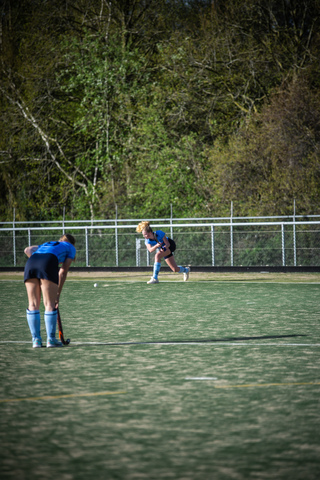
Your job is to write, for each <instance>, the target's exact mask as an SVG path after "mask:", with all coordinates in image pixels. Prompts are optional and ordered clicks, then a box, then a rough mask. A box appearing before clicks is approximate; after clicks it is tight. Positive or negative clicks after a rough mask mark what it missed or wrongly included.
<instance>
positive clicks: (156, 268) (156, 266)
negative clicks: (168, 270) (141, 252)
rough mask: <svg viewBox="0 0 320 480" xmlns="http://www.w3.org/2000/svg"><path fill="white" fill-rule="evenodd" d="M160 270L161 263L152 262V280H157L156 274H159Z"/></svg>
mask: <svg viewBox="0 0 320 480" xmlns="http://www.w3.org/2000/svg"><path fill="white" fill-rule="evenodd" d="M160 268H161V263H159V262H154V265H153V278H155V279H157V278H158V273H159V272H160Z"/></svg>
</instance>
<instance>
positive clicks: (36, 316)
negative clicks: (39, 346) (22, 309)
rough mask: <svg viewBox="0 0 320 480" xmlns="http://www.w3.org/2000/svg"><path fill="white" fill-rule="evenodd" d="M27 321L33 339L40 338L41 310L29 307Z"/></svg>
mask: <svg viewBox="0 0 320 480" xmlns="http://www.w3.org/2000/svg"><path fill="white" fill-rule="evenodd" d="M27 321H28V325H29V329H30V332H31V335H32V340H35V339H37V338H38V339H40V340H41V336H40V311H39V310H29V309H27Z"/></svg>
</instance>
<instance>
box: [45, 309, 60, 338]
mask: <svg viewBox="0 0 320 480" xmlns="http://www.w3.org/2000/svg"><path fill="white" fill-rule="evenodd" d="M57 315H58V312H57V310H54V311H53V312H44V321H45V324H46V330H47V339H53V338H56V328H57Z"/></svg>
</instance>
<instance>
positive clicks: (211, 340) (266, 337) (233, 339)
mask: <svg viewBox="0 0 320 480" xmlns="http://www.w3.org/2000/svg"><path fill="white" fill-rule="evenodd" d="M307 336H308V335H302V334H301V335H263V336H259V337H228V338H200V339H187V340H150V341H148V340H145V341H140V342H88V343H86V342H75V343H74V344H73V345H74V346H81V345H86V346H95V345H106V346H114V345H166V344H173V343H174V344H179V343H181V344H183V343H221V342H237V341H243V340H270V339H275V338H296V337H307Z"/></svg>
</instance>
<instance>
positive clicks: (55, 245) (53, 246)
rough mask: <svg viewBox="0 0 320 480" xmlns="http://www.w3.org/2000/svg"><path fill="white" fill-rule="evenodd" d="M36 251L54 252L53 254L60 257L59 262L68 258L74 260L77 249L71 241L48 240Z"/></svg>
mask: <svg viewBox="0 0 320 480" xmlns="http://www.w3.org/2000/svg"><path fill="white" fill-rule="evenodd" d="M34 253H53V255H55V256H56V257H58V262H59V263H63V262H64V261H65V259H66V258H71V259H72V260H74V258H75V256H76V249H75V247H74V246H73V245H72V243H69V242H46V243H43V244H42V245H40V246H39V248H38V249H37V250H36V251H35V252H34ZM34 253H33V254H32V255H34Z"/></svg>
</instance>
